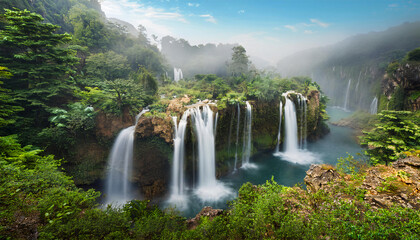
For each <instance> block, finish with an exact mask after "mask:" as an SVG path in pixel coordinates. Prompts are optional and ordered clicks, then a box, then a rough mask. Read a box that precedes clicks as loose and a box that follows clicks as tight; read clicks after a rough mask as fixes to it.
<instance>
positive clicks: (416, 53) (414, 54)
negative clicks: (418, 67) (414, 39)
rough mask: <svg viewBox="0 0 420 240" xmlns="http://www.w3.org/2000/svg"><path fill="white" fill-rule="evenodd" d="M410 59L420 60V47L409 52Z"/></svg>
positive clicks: (408, 58)
mask: <svg viewBox="0 0 420 240" xmlns="http://www.w3.org/2000/svg"><path fill="white" fill-rule="evenodd" d="M407 60H408V61H420V48H416V49H414V50H413V51H410V52H409V53H408V54H407Z"/></svg>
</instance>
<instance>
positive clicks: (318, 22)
mask: <svg viewBox="0 0 420 240" xmlns="http://www.w3.org/2000/svg"><path fill="white" fill-rule="evenodd" d="M310 20H311V23H315V24H317V25H319V26H321V27H323V28H326V27H328V26H330V24H329V23H325V22H321V21H319V20H318V19H315V18H312V19H310Z"/></svg>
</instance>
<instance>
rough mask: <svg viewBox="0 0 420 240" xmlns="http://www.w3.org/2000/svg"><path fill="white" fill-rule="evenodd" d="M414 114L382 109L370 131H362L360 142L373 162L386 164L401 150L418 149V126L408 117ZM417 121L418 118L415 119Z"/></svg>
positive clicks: (419, 136) (419, 129)
mask: <svg viewBox="0 0 420 240" xmlns="http://www.w3.org/2000/svg"><path fill="white" fill-rule="evenodd" d="M413 115H414V116H415V114H413V113H411V112H406V111H400V112H398V111H382V112H381V113H379V114H378V116H379V121H380V123H379V124H377V125H376V128H375V129H373V130H372V131H370V132H364V133H365V136H363V137H362V138H361V139H362V142H361V143H362V144H363V145H367V146H368V150H366V153H367V155H368V156H370V161H371V163H373V164H379V163H381V164H383V163H385V164H388V163H389V162H393V161H395V160H397V159H398V158H399V157H400V155H401V154H402V152H404V151H407V150H410V149H419V146H420V127H419V125H418V123H417V122H414V121H412V120H411V119H410V118H411V117H412V116H413ZM417 121H418V120H417Z"/></svg>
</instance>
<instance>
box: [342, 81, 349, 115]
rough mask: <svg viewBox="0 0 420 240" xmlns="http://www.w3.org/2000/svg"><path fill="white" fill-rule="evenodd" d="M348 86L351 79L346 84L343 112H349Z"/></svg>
mask: <svg viewBox="0 0 420 240" xmlns="http://www.w3.org/2000/svg"><path fill="white" fill-rule="evenodd" d="M350 84H351V79H349V83H348V84H347V90H346V95H345V98H344V106H343V108H344V110H349V97H350Z"/></svg>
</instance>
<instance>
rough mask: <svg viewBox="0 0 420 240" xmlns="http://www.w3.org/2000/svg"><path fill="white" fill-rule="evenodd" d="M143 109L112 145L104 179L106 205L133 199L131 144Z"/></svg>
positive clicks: (118, 203) (145, 110)
mask: <svg viewBox="0 0 420 240" xmlns="http://www.w3.org/2000/svg"><path fill="white" fill-rule="evenodd" d="M147 111H148V110H147V109H144V110H143V111H141V112H140V113H139V114H138V115H137V116H136V122H135V123H134V125H133V126H130V127H128V128H125V129H123V130H122V131H121V132H120V133H119V134H118V136H117V138H116V140H115V142H114V144H113V145H112V148H111V152H110V154H109V158H108V172H107V177H106V183H105V185H106V188H105V196H106V200H105V203H106V204H116V205H121V204H123V203H125V202H127V201H130V200H131V199H133V197H134V196H133V195H132V189H131V186H130V185H131V184H130V179H131V176H132V172H131V171H132V166H133V144H134V132H135V130H136V125H137V122H138V120H139V119H140V117H141V115H143V113H145V112H147Z"/></svg>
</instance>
